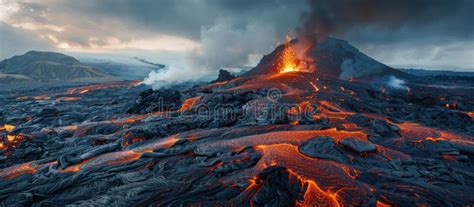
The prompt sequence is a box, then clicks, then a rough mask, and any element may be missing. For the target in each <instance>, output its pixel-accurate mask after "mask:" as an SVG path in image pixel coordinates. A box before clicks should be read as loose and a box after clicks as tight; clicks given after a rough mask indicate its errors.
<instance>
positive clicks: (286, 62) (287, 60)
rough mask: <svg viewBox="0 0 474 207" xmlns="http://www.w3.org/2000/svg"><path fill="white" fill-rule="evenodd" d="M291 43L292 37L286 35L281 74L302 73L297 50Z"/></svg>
mask: <svg viewBox="0 0 474 207" xmlns="http://www.w3.org/2000/svg"><path fill="white" fill-rule="evenodd" d="M290 41H291V36H290V35H286V43H285V49H284V50H283V54H282V56H281V63H280V64H281V66H280V67H281V69H280V73H289V72H298V71H300V68H299V67H298V64H297V59H296V54H295V50H294V49H293V45H292V44H291V42H290Z"/></svg>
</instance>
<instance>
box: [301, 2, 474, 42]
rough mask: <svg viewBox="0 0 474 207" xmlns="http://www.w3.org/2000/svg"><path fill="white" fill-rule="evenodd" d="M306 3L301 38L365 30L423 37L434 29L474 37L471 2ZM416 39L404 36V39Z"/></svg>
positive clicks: (448, 33) (454, 34) (302, 18)
mask: <svg viewBox="0 0 474 207" xmlns="http://www.w3.org/2000/svg"><path fill="white" fill-rule="evenodd" d="M307 3H308V5H309V10H308V11H307V12H304V13H303V14H302V16H301V20H302V21H303V25H302V27H300V28H299V32H300V33H301V34H304V35H307V34H312V33H320V34H325V35H327V34H339V35H344V34H348V33H350V34H353V33H354V32H356V31H358V32H363V31H364V30H365V31H367V30H370V31H371V32H384V31H392V32H393V31H398V32H405V31H408V30H418V31H420V32H421V34H419V33H418V35H424V34H426V33H425V32H423V29H429V30H432V29H436V30H438V32H441V34H445V35H450V36H456V37H458V38H462V37H472V34H473V33H474V27H473V26H471V25H472V24H470V21H471V20H472V19H473V18H474V15H473V13H472V11H471V10H472V8H474V7H473V6H474V2H473V1H470V0H453V1H445V0H398V1H380V0H339V1H325V0H311V1H307ZM434 26H435V27H434ZM447 28H451V29H452V30H447ZM377 30H379V31H377ZM461 31H463V32H461ZM399 35H402V34H399ZM416 35H417V33H409V34H408V33H405V38H410V36H411V37H413V36H416ZM428 36H430V37H431V36H436V35H434V34H432V35H428ZM369 37H370V38H372V41H374V40H375V41H377V40H382V39H380V38H373V37H374V35H372V36H369ZM384 39H386V38H384Z"/></svg>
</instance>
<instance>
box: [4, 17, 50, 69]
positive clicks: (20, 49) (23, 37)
mask: <svg viewBox="0 0 474 207" xmlns="http://www.w3.org/2000/svg"><path fill="white" fill-rule="evenodd" d="M0 34H1V35H0V60H2V59H4V58H9V57H11V56H14V55H18V54H23V53H25V52H27V51H29V50H54V47H53V45H51V43H50V42H49V41H47V40H44V39H42V38H40V37H38V36H37V35H35V34H30V33H26V32H25V31H23V30H22V29H18V28H14V27H11V26H9V25H7V24H5V23H3V22H0Z"/></svg>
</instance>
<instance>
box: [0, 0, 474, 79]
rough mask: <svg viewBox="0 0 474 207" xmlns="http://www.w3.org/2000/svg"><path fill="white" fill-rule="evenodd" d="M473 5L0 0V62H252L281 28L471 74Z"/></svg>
mask: <svg viewBox="0 0 474 207" xmlns="http://www.w3.org/2000/svg"><path fill="white" fill-rule="evenodd" d="M473 11H474V1H471V0H398V1H391V0H340V1H336V0H332V1H325V0H313V1H304V0H301V1H294V0H259V1H257V0H182V1H176V0H80V1H70V0H41V1H33V0H31V1H16V0H0V59H4V58H8V57H11V56H13V55H18V54H22V53H24V52H26V51H28V50H51V51H60V52H85V53H109V54H110V53H112V54H115V53H117V54H125V55H133V56H141V57H146V58H148V57H153V59H154V60H155V61H159V60H160V57H161V56H163V57H165V56H170V54H172V55H176V56H182V57H185V58H184V59H186V60H187V61H190V62H191V64H190V65H192V66H195V67H196V68H199V69H208V70H214V69H217V68H219V67H236V66H241V65H254V64H256V63H257V62H258V60H259V59H260V58H261V57H262V55H264V54H266V53H269V52H271V50H272V49H273V48H274V47H275V46H276V45H277V44H278V43H279V42H282V41H283V40H284V36H285V34H286V33H287V32H288V30H293V31H296V33H304V32H311V33H312V32H318V33H327V34H328V35H330V36H334V37H338V38H342V39H345V40H348V41H349V42H350V43H352V44H353V45H355V46H356V47H358V48H359V49H360V50H361V51H363V52H365V53H367V54H368V55H370V56H372V57H374V58H375V59H377V60H379V61H381V62H383V63H386V64H388V65H391V66H394V67H416V68H430V69H458V70H469V69H470V70H471V71H474V26H473V25H474V24H473V23H472V21H473V20H474V12H473Z"/></svg>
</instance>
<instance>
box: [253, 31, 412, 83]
mask: <svg viewBox="0 0 474 207" xmlns="http://www.w3.org/2000/svg"><path fill="white" fill-rule="evenodd" d="M288 47H292V50H297V52H295V51H291V52H293V53H300V54H295V57H294V58H295V59H296V60H295V61H296V62H298V63H301V66H300V67H301V70H303V71H309V72H314V73H318V74H321V75H329V76H333V77H339V78H342V79H349V78H357V79H373V78H377V77H383V76H395V77H398V78H409V77H410V75H408V74H406V73H404V72H401V71H399V70H397V69H394V68H391V67H389V66H387V65H385V64H383V63H380V62H378V61H376V60H375V59H373V58H371V57H369V56H367V55H365V54H364V53H362V52H360V51H359V50H358V49H357V48H355V47H354V46H352V45H351V44H349V42H347V41H345V40H340V39H336V38H332V37H326V36H322V35H313V36H311V37H309V38H308V37H306V38H304V39H293V40H290V41H288V42H287V43H286V44H283V45H280V46H279V47H277V48H276V49H275V50H274V51H273V52H272V53H270V54H268V55H265V56H264V57H263V58H262V60H261V61H260V63H259V64H258V65H257V66H256V67H255V68H253V69H252V70H250V71H248V72H247V73H245V74H244V76H257V75H265V74H276V73H279V72H280V68H281V66H280V65H278V59H279V58H280V57H282V56H284V53H285V51H286V50H287V48H288Z"/></svg>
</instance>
